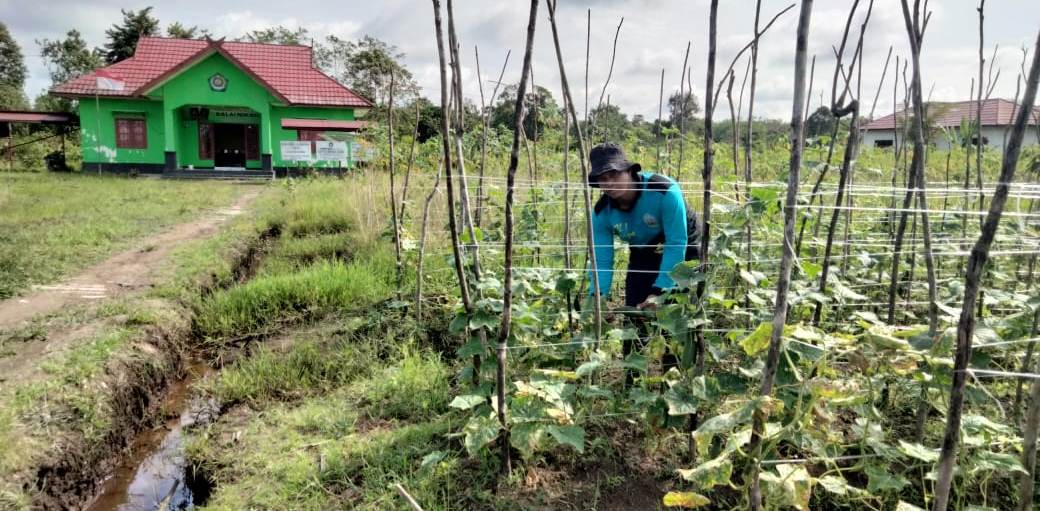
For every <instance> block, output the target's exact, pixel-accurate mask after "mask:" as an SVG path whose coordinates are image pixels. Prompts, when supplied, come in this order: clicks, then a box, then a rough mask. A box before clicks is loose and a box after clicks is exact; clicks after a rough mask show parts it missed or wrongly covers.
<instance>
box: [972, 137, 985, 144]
mask: <svg viewBox="0 0 1040 511" xmlns="http://www.w3.org/2000/svg"><path fill="white" fill-rule="evenodd" d="M971 145H979V137H978V136H972V137H971ZM982 145H989V137H987V136H985V135H983V137H982Z"/></svg>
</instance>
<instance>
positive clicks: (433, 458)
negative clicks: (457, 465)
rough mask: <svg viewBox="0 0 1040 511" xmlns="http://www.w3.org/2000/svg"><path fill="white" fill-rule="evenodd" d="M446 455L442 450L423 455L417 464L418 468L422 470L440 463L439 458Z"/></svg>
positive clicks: (441, 458)
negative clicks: (420, 461)
mask: <svg viewBox="0 0 1040 511" xmlns="http://www.w3.org/2000/svg"><path fill="white" fill-rule="evenodd" d="M447 455H448V453H446V452H444V451H433V452H431V453H430V454H427V455H426V456H423V459H422V463H421V464H419V468H420V469H423V470H425V469H427V468H430V467H432V466H434V465H436V464H438V463H440V462H441V460H443V459H444V458H445V456H447Z"/></svg>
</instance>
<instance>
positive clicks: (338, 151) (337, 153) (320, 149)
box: [314, 140, 347, 161]
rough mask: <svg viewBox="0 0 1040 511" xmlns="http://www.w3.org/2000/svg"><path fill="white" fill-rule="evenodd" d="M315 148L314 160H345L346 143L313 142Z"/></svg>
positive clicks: (331, 141)
mask: <svg viewBox="0 0 1040 511" xmlns="http://www.w3.org/2000/svg"><path fill="white" fill-rule="evenodd" d="M314 146H315V148H316V153H317V156H316V159H318V160H323V161H342V160H346V159H347V143H346V142H336V141H333V140H319V141H316V142H314Z"/></svg>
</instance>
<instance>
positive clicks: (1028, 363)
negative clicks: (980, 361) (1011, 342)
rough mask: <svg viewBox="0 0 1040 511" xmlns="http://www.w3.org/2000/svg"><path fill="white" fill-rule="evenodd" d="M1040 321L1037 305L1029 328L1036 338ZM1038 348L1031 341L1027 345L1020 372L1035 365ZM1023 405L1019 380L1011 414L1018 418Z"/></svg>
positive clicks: (1030, 333)
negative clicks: (1034, 359) (1034, 360)
mask: <svg viewBox="0 0 1040 511" xmlns="http://www.w3.org/2000/svg"><path fill="white" fill-rule="evenodd" d="M1038 323H1040V307H1037V309H1036V311H1035V312H1034V313H1033V326H1032V328H1030V329H1029V337H1030V338H1034V337H1036V334H1037V326H1038ZM1035 350H1036V343H1033V342H1031V343H1029V346H1027V347H1026V354H1025V355H1023V356H1022V365H1021V366H1020V367H1021V369H1019V372H1022V373H1027V372H1029V368H1030V367H1032V366H1033V351H1035ZM1021 405H1022V380H1018V382H1017V383H1016V384H1015V401H1014V404H1013V405H1011V416H1012V417H1015V418H1016V419H1017V418H1018V412H1019V410H1021Z"/></svg>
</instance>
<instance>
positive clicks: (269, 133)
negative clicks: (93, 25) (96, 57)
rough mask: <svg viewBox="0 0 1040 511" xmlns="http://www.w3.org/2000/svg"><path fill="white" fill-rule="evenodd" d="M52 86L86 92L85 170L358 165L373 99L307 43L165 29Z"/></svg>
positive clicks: (82, 110) (61, 92)
mask: <svg viewBox="0 0 1040 511" xmlns="http://www.w3.org/2000/svg"><path fill="white" fill-rule="evenodd" d="M51 94H53V95H56V96H62V97H69V98H75V99H77V100H79V116H80V132H81V137H82V143H83V162H84V165H83V168H84V170H91V169H93V168H98V169H101V170H105V171H109V172H119V173H127V172H139V173H148V174H167V175H177V176H180V177H185V175H186V174H188V175H190V174H192V173H200V174H202V173H205V172H210V173H213V172H214V171H216V172H222V173H224V175H227V174H229V173H234V172H252V173H254V174H255V173H256V171H263V173H266V174H270V175H273V173H274V172H275V171H278V172H279V173H282V172H285V171H291V170H292V169H294V168H323V169H330V170H342V169H346V168H350V167H352V166H353V165H354V163H355V161H357V159H358V155H357V154H355V153H356V151H357V144H356V142H355V141H354V133H355V132H357V131H358V130H360V129H362V128H363V127H364V125H365V123H364V122H363V121H359V120H357V119H358V118H360V117H361V116H363V115H364V113H365V112H367V110H368V109H369V108H371V106H372V105H371V103H369V102H368V101H367V100H365V99H364V98H362V97H361V96H359V95H358V94H356V93H355V92H353V91H351V90H350V89H348V88H346V87H344V86H343V85H341V84H339V83H338V82H336V81H335V80H333V79H332V78H330V77H328V76H327V75H325V74H324V73H322V72H321V71H319V70H318V69H317V68H315V67H314V64H313V60H312V50H311V48H310V47H307V46H290V45H272V44H255V43H242V42H225V41H223V40H219V41H213V40H190V39H167V38H159V37H142V38H141V39H140V41H139V42H138V44H137V49H136V51H135V53H134V56H133V57H131V58H129V59H126V60H124V61H121V62H118V63H116V64H113V65H111V66H108V67H105V68H102V69H99V70H98V71H96V72H94V73H89V74H87V75H84V76H81V77H79V78H76V79H73V80H70V81H68V82H66V83H64V84H61V85H59V86H57V87H55V88H54V89H52V90H51Z"/></svg>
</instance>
